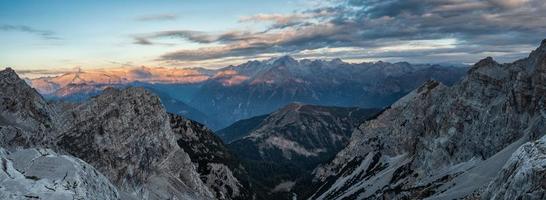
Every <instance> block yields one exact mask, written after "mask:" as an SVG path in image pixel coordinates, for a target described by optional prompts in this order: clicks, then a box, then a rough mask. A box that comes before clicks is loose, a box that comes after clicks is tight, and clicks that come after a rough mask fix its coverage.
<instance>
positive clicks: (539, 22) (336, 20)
mask: <svg viewBox="0 0 546 200" xmlns="http://www.w3.org/2000/svg"><path fill="white" fill-rule="evenodd" d="M241 21H242V22H249V21H252V22H256V21H259V22H264V21H265V22H269V23H271V26H270V27H269V28H267V29H266V30H264V31H260V32H249V31H239V32H237V31H232V32H226V33H221V34H210V33H203V32H195V31H167V32H158V33H154V34H152V35H149V36H148V37H145V39H146V40H144V41H140V43H142V44H150V43H151V42H150V40H152V39H156V38H162V37H173V38H181V39H185V40H188V41H192V42H195V43H206V44H215V45H217V46H215V47H207V48H200V49H184V50H180V51H175V52H170V53H167V54H165V55H163V56H161V57H160V59H161V60H172V61H193V60H206V59H217V58H225V57H252V56H258V55H260V54H271V53H292V54H298V53H301V52H303V51H308V50H315V49H320V48H325V47H328V48H348V47H351V48H358V49H362V51H361V52H359V53H361V54H362V55H361V57H362V58H374V57H375V58H385V57H387V58H391V57H397V58H400V59H404V58H406V59H408V60H411V59H415V58H414V57H415V56H419V57H420V58H422V59H438V60H441V59H453V58H454V56H455V57H457V56H459V57H458V58H460V61H461V62H471V61H475V60H476V59H479V58H478V57H477V56H482V54H485V53H487V52H493V53H496V54H497V55H502V56H505V57H514V55H521V52H524V51H528V50H530V49H529V48H531V47H532V46H536V44H537V43H538V42H539V41H540V40H541V39H543V38H544V37H546V23H544V22H545V21H546V2H545V1H543V0H349V1H341V2H339V3H337V4H335V5H332V6H329V7H323V8H315V9H310V10H306V11H303V12H301V13H293V14H289V15H272V14H270V15H267V14H262V15H257V16H250V17H247V18H244V19H243V20H241ZM445 39H452V41H454V44H450V45H443V46H439V47H437V48H415V47H412V46H407V45H406V46H401V47H400V49H392V48H389V51H388V52H381V51H379V50H380V49H382V47H389V46H395V47H396V46H397V44H398V46H400V45H399V44H404V43H406V42H411V41H416V40H429V41H430V40H438V41H442V40H445ZM146 41H147V42H146ZM378 49H379V50H378ZM323 55H324V56H338V55H339V52H338V53H330V52H327V51H326V52H323ZM442 55H444V56H443V57H442ZM423 61H426V60H423Z"/></svg>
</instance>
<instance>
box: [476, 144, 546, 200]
mask: <svg viewBox="0 0 546 200" xmlns="http://www.w3.org/2000/svg"><path fill="white" fill-rule="evenodd" d="M518 198H519V199H536V200H539V199H545V198H546V136H544V137H542V138H541V139H540V140H537V141H534V142H528V143H526V144H524V145H523V146H521V147H520V148H519V149H518V150H517V151H516V152H514V154H513V155H512V156H511V157H510V159H509V160H508V161H507V162H506V164H505V165H504V167H503V168H502V170H501V171H500V172H499V175H498V176H497V177H496V178H495V179H494V180H493V181H492V182H491V183H490V184H489V186H488V187H487V189H486V190H485V192H484V193H483V195H482V199H492V200H497V199H499V200H500V199H518Z"/></svg>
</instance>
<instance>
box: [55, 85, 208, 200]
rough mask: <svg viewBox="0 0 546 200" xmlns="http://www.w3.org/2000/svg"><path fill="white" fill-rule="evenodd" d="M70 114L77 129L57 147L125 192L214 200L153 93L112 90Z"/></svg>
mask: <svg viewBox="0 0 546 200" xmlns="http://www.w3.org/2000/svg"><path fill="white" fill-rule="evenodd" d="M67 115H71V116H73V119H72V123H71V124H73V126H72V127H70V128H68V129H66V130H65V131H64V132H63V133H62V134H61V136H60V137H59V138H58V141H57V145H58V146H59V147H60V148H62V149H64V150H66V151H67V152H69V153H71V154H72V155H74V156H76V157H79V158H81V159H83V160H84V161H86V162H88V163H90V164H91V165H93V166H95V167H96V168H97V169H98V170H99V171H101V172H102V173H104V174H105V175H106V176H107V177H108V178H109V179H110V180H112V182H114V183H115V184H116V185H117V186H118V187H119V188H120V190H122V191H125V192H128V193H129V194H132V195H135V196H137V197H140V198H145V199H163V198H172V197H176V198H179V199H183V198H206V197H212V193H211V192H210V191H209V190H208V188H207V187H206V186H205V185H204V184H203V182H202V181H201V180H200V179H199V174H198V173H197V172H196V169H195V166H194V165H193V164H192V162H191V160H190V158H189V156H188V154H187V153H186V152H184V150H183V149H181V148H180V147H179V146H178V145H177V143H176V138H175V134H174V133H173V131H172V129H171V128H170V124H169V116H168V115H167V113H166V112H165V109H164V108H163V106H162V105H161V102H160V100H159V98H158V97H157V96H154V95H152V94H151V93H150V92H148V91H146V90H144V89H142V88H128V89H125V90H118V89H114V88H110V89H107V90H106V91H105V92H104V93H103V94H101V95H100V96H97V97H95V98H93V99H91V100H90V101H89V102H86V103H84V104H82V105H80V106H78V107H76V108H74V109H73V110H71V111H69V112H68V113H67Z"/></svg>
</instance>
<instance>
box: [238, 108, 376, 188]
mask: <svg viewBox="0 0 546 200" xmlns="http://www.w3.org/2000/svg"><path fill="white" fill-rule="evenodd" d="M377 112H379V110H378V109H360V108H341V107H324V106H314V105H303V104H290V105H288V106H286V107H284V108H283V109H280V110H278V111H276V112H274V113H271V114H269V115H268V116H267V117H266V118H264V119H263V120H262V121H261V122H260V123H259V125H258V126H257V127H254V128H236V129H234V130H250V132H248V133H243V134H240V133H237V135H246V136H245V137H243V138H241V139H239V140H235V141H233V142H232V143H230V144H229V145H228V146H229V147H230V149H232V150H233V151H234V152H235V153H236V154H237V155H238V156H239V157H240V158H241V159H243V160H244V161H245V167H246V168H247V169H248V170H249V172H250V174H251V177H252V178H253V179H254V180H257V182H256V184H255V185H259V186H260V187H261V189H260V190H264V192H262V194H261V195H266V196H267V195H270V193H276V192H288V191H290V190H291V189H292V187H293V186H294V184H293V182H296V181H298V180H299V179H302V178H304V177H305V176H306V175H307V174H308V173H309V172H310V171H311V170H312V169H313V168H315V167H316V166H317V165H318V164H319V163H321V162H325V161H327V160H329V159H331V158H332V157H333V156H334V155H335V153H337V151H339V150H340V149H341V148H343V146H344V145H346V144H347V142H348V138H349V137H350V133H351V131H352V129H353V128H354V127H355V126H356V125H357V124H359V123H361V122H362V121H364V120H365V119H367V118H368V117H371V116H373V115H374V114H376V113H377ZM254 124H256V123H254ZM250 125H252V123H251V124H250ZM285 186H286V187H285ZM275 188H277V189H275ZM279 188H282V189H279ZM288 196H291V194H288ZM275 198H286V197H281V196H276V197H275ZM275 198H271V199H275Z"/></svg>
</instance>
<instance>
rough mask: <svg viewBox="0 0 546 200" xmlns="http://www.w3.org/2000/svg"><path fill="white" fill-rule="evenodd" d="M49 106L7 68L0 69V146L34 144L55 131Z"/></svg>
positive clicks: (43, 142)
mask: <svg viewBox="0 0 546 200" xmlns="http://www.w3.org/2000/svg"><path fill="white" fill-rule="evenodd" d="M54 116H55V112H54V110H53V109H52V108H51V106H50V105H49V104H48V103H47V102H46V101H45V100H44V99H43V98H42V97H41V96H40V94H38V92H36V91H35V90H34V89H32V88H31V87H30V86H28V85H27V84H26V83H25V81H24V80H22V79H21V78H19V76H18V75H17V74H16V73H15V71H13V70H12V69H10V68H7V69H5V70H3V71H0V146H3V147H8V146H26V147H28V146H37V145H45V144H46V143H48V142H50V141H51V140H52V138H54V135H52V134H50V132H52V131H53V130H55V117H54Z"/></svg>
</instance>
